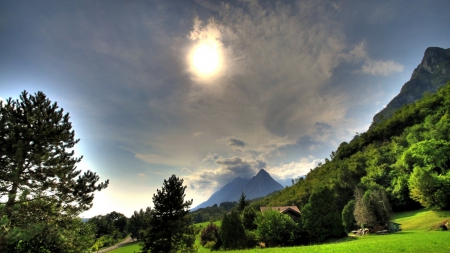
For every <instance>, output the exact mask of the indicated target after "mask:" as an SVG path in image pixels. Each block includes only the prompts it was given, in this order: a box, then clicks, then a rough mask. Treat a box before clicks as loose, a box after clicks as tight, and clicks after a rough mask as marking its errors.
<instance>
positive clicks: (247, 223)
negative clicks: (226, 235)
mask: <svg viewBox="0 0 450 253" xmlns="http://www.w3.org/2000/svg"><path fill="white" fill-rule="evenodd" d="M255 218H256V212H255V210H254V209H253V208H252V207H250V206H246V207H245V208H244V211H242V224H243V225H244V228H245V229H247V230H255V229H256V224H255Z"/></svg>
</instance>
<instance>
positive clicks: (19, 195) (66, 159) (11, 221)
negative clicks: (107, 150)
mask: <svg viewBox="0 0 450 253" xmlns="http://www.w3.org/2000/svg"><path fill="white" fill-rule="evenodd" d="M78 142H79V139H75V132H74V131H73V130H72V124H71V122H70V121H69V114H68V113H66V114H64V113H63V109H59V107H58V105H57V103H53V104H52V103H51V101H50V100H49V99H48V98H47V97H46V96H45V95H44V93H42V92H38V93H36V94H34V95H29V94H28V93H27V92H26V91H23V92H22V94H21V95H20V99H17V100H12V99H11V98H9V99H8V100H6V102H3V101H1V102H0V154H1V156H0V167H1V168H2V169H1V170H0V198H1V199H4V200H6V203H4V205H2V206H1V208H0V212H1V213H0V217H4V218H5V219H6V220H7V221H8V222H7V223H6V224H5V225H4V226H2V228H1V229H0V251H2V252H3V251H4V247H5V246H6V245H7V244H8V245H9V246H8V247H10V246H11V245H19V244H18V243H19V242H20V247H21V249H20V250H27V249H25V248H24V247H28V246H27V245H29V247H31V245H33V244H34V242H33V241H32V240H34V239H35V238H37V236H41V239H42V243H44V244H47V245H49V244H53V241H54V240H57V239H55V238H63V237H64V234H65V233H66V232H67V231H65V227H66V226H65V224H61V223H64V222H68V223H76V219H75V218H74V217H76V216H77V215H78V214H79V213H81V212H83V211H86V210H88V209H89V208H90V207H91V206H92V200H93V199H94V195H93V194H94V192H95V191H100V190H102V189H105V188H106V187H107V185H108V180H107V181H105V182H103V183H100V184H97V182H98V181H99V177H98V176H97V175H96V174H95V173H93V172H91V171H86V172H84V173H83V174H81V170H76V164H77V163H78V162H80V161H81V159H82V157H75V156H74V151H73V148H74V147H75V145H76V144H77V143H78ZM37 217H39V218H37ZM63 221H64V222H63ZM67 226H69V225H67ZM69 227H70V226H69ZM56 228H61V229H56ZM43 231H47V234H45V235H43V234H42V233H43ZM49 233H50V234H49ZM39 234H40V235H39ZM46 240H47V241H46ZM57 241H58V243H60V245H66V246H65V247H66V249H65V251H66V252H67V251H70V250H74V251H81V250H82V249H81V248H79V247H78V246H76V243H75V244H70V243H71V241H70V240H59V239H58V240H57ZM17 247H19V246H17ZM28 250H36V248H33V249H28Z"/></svg>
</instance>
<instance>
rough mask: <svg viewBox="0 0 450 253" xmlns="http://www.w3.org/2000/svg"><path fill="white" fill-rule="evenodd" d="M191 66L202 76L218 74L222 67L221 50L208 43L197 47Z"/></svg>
mask: <svg viewBox="0 0 450 253" xmlns="http://www.w3.org/2000/svg"><path fill="white" fill-rule="evenodd" d="M191 64H192V65H193V67H194V69H195V70H196V72H198V74H200V75H202V76H210V75H212V74H214V73H216V72H217V70H218V69H219V65H220V56H219V49H218V48H217V47H216V46H215V45H212V44H207V43H204V44H200V45H198V46H196V47H195V48H194V49H193V53H192V56H191Z"/></svg>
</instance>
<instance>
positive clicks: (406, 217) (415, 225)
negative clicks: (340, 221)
mask: <svg viewBox="0 0 450 253" xmlns="http://www.w3.org/2000/svg"><path fill="white" fill-rule="evenodd" d="M394 218H395V219H394V220H395V222H397V223H400V224H402V228H403V231H401V232H397V233H393V234H388V235H366V236H359V237H354V236H350V237H347V238H344V239H343V240H340V241H339V242H335V243H328V244H322V245H313V246H300V247H286V248H267V249H257V248H255V249H250V250H237V251H227V252H230V253H231V252H239V253H256V252H258V253H278V252H280V253H284V252H286V253H287V252H300V253H302V252H305V253H306V252H308V253H310V252H450V240H449V239H450V231H434V230H433V228H435V227H437V225H438V224H439V223H441V222H443V221H444V220H449V219H450V211H445V212H444V211H440V212H438V211H432V210H427V209H421V210H417V211H409V212H402V213H398V214H396V215H395V217H394ZM208 224H209V222H203V223H199V224H196V225H197V226H200V225H201V226H203V227H205V226H206V225H208ZM216 224H217V225H220V224H218V223H216ZM196 243H197V245H199V244H200V239H199V236H197V240H196ZM133 246H135V248H134V249H133ZM119 250H120V251H119ZM133 250H134V251H135V252H138V251H139V245H138V244H137V243H136V245H129V246H125V247H122V248H120V249H117V250H114V251H111V252H113V253H133V252H134V251H133ZM198 252H210V251H209V249H205V248H203V247H201V246H200V247H199V251H198Z"/></svg>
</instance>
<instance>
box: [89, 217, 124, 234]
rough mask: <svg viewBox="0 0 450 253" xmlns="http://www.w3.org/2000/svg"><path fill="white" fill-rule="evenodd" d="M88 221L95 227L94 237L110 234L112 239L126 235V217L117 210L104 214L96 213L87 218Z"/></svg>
mask: <svg viewBox="0 0 450 253" xmlns="http://www.w3.org/2000/svg"><path fill="white" fill-rule="evenodd" d="M88 223H90V224H93V225H95V227H96V228H97V232H96V237H97V238H100V237H102V236H104V235H110V236H112V237H113V238H114V239H119V238H123V237H125V236H126V235H127V233H128V230H127V227H128V226H127V225H128V218H127V217H126V216H125V215H123V214H121V213H118V212H115V211H113V212H111V213H108V214H106V215H97V216H94V217H92V218H90V219H89V221H88Z"/></svg>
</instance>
